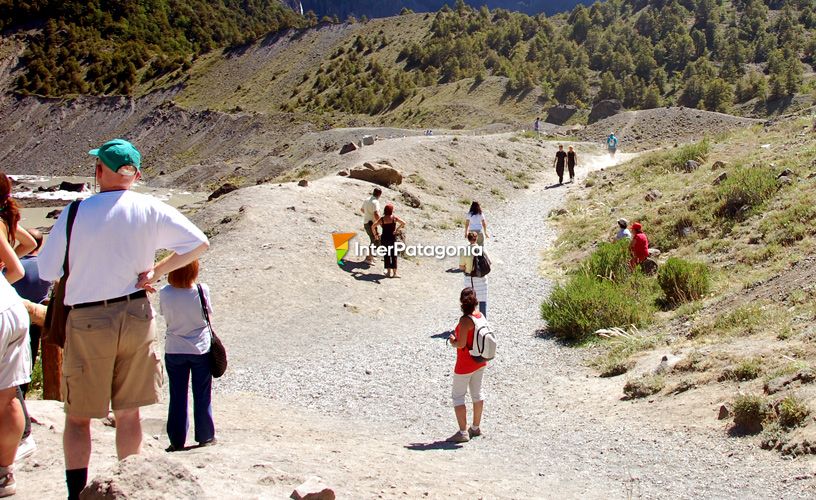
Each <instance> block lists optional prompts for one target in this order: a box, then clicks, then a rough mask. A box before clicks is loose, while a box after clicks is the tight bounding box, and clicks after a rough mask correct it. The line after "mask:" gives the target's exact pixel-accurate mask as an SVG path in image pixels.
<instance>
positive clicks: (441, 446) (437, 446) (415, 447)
mask: <svg viewBox="0 0 816 500" xmlns="http://www.w3.org/2000/svg"><path fill="white" fill-rule="evenodd" d="M461 447H462V445H461V444H459V443H451V442H448V441H434V442H432V443H411V444H408V445H405V448H406V449H408V450H411V451H431V450H458V449H459V448H461Z"/></svg>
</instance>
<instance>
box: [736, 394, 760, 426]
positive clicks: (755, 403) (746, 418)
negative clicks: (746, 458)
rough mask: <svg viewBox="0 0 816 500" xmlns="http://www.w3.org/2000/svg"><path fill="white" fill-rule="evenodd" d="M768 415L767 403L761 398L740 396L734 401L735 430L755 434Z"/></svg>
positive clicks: (747, 395)
mask: <svg viewBox="0 0 816 500" xmlns="http://www.w3.org/2000/svg"><path fill="white" fill-rule="evenodd" d="M768 414H769V408H768V403H767V402H766V401H765V398H763V397H762V396H755V395H750V394H740V395H739V396H737V399H735V400H734V424H735V425H736V427H737V429H738V430H740V431H742V432H745V433H748V434H756V433H757V432H759V431H761V430H762V423H763V422H764V421H765V418H766V417H767V416H768Z"/></svg>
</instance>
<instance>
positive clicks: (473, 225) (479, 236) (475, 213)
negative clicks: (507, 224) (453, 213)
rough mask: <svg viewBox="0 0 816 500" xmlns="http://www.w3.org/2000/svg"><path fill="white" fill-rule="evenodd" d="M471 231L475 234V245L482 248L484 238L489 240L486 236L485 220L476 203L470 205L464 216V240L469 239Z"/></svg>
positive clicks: (479, 206) (480, 207) (487, 235)
mask: <svg viewBox="0 0 816 500" xmlns="http://www.w3.org/2000/svg"><path fill="white" fill-rule="evenodd" d="M471 231H472V232H474V233H476V244H477V245H479V246H480V247H481V246H484V241H485V238H490V235H489V234H487V220H485V216H484V213H483V212H482V206H481V205H479V202H478V201H474V202H472V203H471V204H470V210H468V213H467V214H466V215H465V239H467V240H469V239H470V238H469V237H468V235H469V234H470V232H471Z"/></svg>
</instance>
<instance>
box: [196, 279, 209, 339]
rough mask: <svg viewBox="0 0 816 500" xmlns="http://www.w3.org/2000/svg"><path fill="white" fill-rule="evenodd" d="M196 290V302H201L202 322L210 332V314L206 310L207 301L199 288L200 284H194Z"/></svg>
mask: <svg viewBox="0 0 816 500" xmlns="http://www.w3.org/2000/svg"><path fill="white" fill-rule="evenodd" d="M196 288H198V300H200V301H201V310H202V311H203V312H204V320H205V321H206V322H207V326H208V327H210V332H212V324H211V323H210V312H209V311H208V310H207V306H208V305H209V304H207V299H206V298H205V297H204V289H203V288H201V284H196Z"/></svg>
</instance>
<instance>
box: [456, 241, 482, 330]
mask: <svg viewBox="0 0 816 500" xmlns="http://www.w3.org/2000/svg"><path fill="white" fill-rule="evenodd" d="M468 242H469V243H470V249H469V250H470V252H469V253H470V255H462V256H461V257H459V269H460V270H462V271H464V272H465V281H464V285H465V288H468V287H470V288H473V291H474V292H475V293H476V299H477V300H478V301H479V312H481V313H482V314H483V315H484V316H485V317H487V276H473V275H472V273H473V256H474V254H475V250H474V248H475V247H478V246H479V245H478V243H477V242H476V233H475V232H473V231H471V232H469V233H468Z"/></svg>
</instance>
